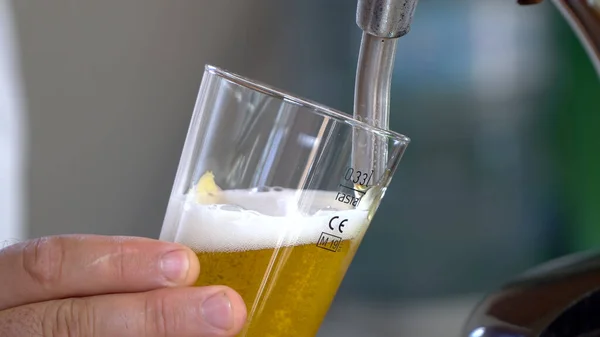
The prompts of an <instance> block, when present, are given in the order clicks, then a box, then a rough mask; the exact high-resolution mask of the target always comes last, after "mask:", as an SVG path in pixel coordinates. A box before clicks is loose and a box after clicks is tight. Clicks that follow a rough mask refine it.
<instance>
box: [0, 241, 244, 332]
mask: <svg viewBox="0 0 600 337" xmlns="http://www.w3.org/2000/svg"><path fill="white" fill-rule="evenodd" d="M199 271H200V266H199V263H198V259H197V258H196V257H195V255H194V253H193V252H192V251H191V250H189V249H187V248H186V247H183V246H181V245H178V244H174V243H169V242H161V241H156V240H151V239H143V238H130V237H106V236H88V235H69V236H55V237H46V238H41V239H36V240H31V241H27V242H22V243H17V244H14V245H12V246H9V247H7V248H5V249H2V250H0V336H3V337H25V336H40V337H87V336H90V337H92V336H93V337H116V336H118V337H140V336H144V337H187V336H190V337H192V336H193V337H221V336H235V335H236V334H237V333H239V331H240V330H241V328H242V326H243V324H244V321H245V319H246V307H245V305H244V302H243V301H242V299H241V297H240V296H239V295H238V294H237V293H236V292H234V291H233V290H232V289H230V288H227V287H224V286H211V287H185V286H189V285H191V284H193V283H194V281H195V280H196V278H197V277H198V274H199Z"/></svg>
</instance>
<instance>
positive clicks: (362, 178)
mask: <svg viewBox="0 0 600 337" xmlns="http://www.w3.org/2000/svg"><path fill="white" fill-rule="evenodd" d="M373 171H374V170H371V172H370V173H367V172H363V171H360V170H355V169H354V168H353V167H348V169H347V170H346V173H345V174H344V180H345V181H346V183H347V184H352V185H353V186H355V187H356V186H360V188H361V189H362V190H360V189H357V188H355V187H351V186H347V185H344V184H339V187H340V188H341V189H346V190H348V192H346V191H344V190H340V191H338V193H337V194H336V196H335V200H336V201H338V202H341V203H343V204H346V205H352V206H353V207H355V208H356V207H358V205H359V204H360V201H361V200H362V197H363V196H364V195H365V194H366V193H367V189H368V188H369V184H370V183H371V178H373ZM349 191H352V192H349ZM353 192H356V193H359V195H357V194H356V193H353Z"/></svg>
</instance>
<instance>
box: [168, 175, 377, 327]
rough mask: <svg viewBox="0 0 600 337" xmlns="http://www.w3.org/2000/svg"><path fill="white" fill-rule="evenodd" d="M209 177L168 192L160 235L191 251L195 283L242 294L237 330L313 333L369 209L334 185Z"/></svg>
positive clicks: (355, 246)
mask: <svg viewBox="0 0 600 337" xmlns="http://www.w3.org/2000/svg"><path fill="white" fill-rule="evenodd" d="M213 178H214V176H213V175H212V173H210V172H209V173H206V174H205V175H204V176H202V178H201V179H200V181H199V182H198V184H197V185H196V188H195V189H193V190H191V191H190V192H189V193H187V194H186V195H184V196H182V197H179V198H177V197H172V198H171V201H170V202H169V208H168V210H167V216H166V219H165V223H164V225H163V230H162V233H161V239H163V240H168V241H174V242H178V243H181V244H184V245H186V246H188V247H190V248H191V249H193V250H194V251H195V252H196V254H197V256H198V259H199V260H200V277H199V279H198V280H197V282H196V285H198V286H207V285H226V286H229V287H231V288H233V289H234V290H236V291H237V292H238V293H239V294H240V295H241V296H242V298H243V299H244V302H245V303H246V307H247V310H248V319H247V323H246V326H245V328H244V330H243V331H242V332H241V333H240V335H239V337H314V336H315V335H316V334H317V331H318V330H319V326H320V325H321V322H322V321H323V318H324V317H325V315H326V313H327V310H328V309H329V306H330V305H331V302H332V300H333V298H334V296H335V294H336V292H337V289H338V287H339V285H340V283H341V282H342V279H343V277H344V274H345V273H346V270H347V269H348V266H349V265H350V262H351V261H352V258H353V257H354V254H355V252H356V249H357V248H358V246H359V244H360V241H361V239H362V236H363V234H364V232H365V230H366V227H367V226H368V222H369V221H368V218H369V216H368V213H369V212H368V210H367V209H354V208H352V207H350V206H348V205H347V204H339V205H338V201H337V200H338V196H337V193H336V192H325V191H297V190H290V189H273V190H267V191H262V192H257V191H253V190H227V191H222V190H221V189H220V188H219V187H218V186H216V184H214V179H213ZM331 205H335V206H336V207H339V209H337V208H334V207H332V206H331ZM301 207H303V208H301ZM307 210H308V211H307Z"/></svg>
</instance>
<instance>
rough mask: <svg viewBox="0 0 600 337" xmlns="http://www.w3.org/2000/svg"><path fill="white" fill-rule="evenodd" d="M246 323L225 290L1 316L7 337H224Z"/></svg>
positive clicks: (108, 298) (92, 301)
mask: <svg viewBox="0 0 600 337" xmlns="http://www.w3.org/2000/svg"><path fill="white" fill-rule="evenodd" d="M245 320H246V307H245V305H244V302H243V300H242V298H241V297H240V296H239V295H238V294H237V293H236V292H234V291H233V290H232V289H230V288H227V287H223V286H211V287H202V288H195V287H192V288H175V289H159V290H153V291H150V292H146V293H136V294H114V295H102V296H95V297H87V298H79V299H64V300H56V301H49V302H43V303H35V304H29V305H25V306H21V307H17V308H12V309H8V310H5V311H2V312H0V335H1V336H3V337H21V336H40V337H66V336H69V337H84V336H96V337H112V336H119V337H139V336H144V337H174V336H177V337H188V336H189V337H222V336H235V335H236V334H238V333H239V332H240V331H241V329H242V327H243V325H244V321H245Z"/></svg>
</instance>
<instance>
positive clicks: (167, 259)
mask: <svg viewBox="0 0 600 337" xmlns="http://www.w3.org/2000/svg"><path fill="white" fill-rule="evenodd" d="M189 268H190V260H189V256H188V254H187V252H186V251H185V250H174V251H172V252H168V253H166V254H165V255H163V256H162V258H161V259H160V269H161V271H162V273H163V275H164V277H165V278H166V279H167V280H168V281H171V282H174V283H179V282H181V281H183V280H185V279H186V277H187V273H188V269H189Z"/></svg>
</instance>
